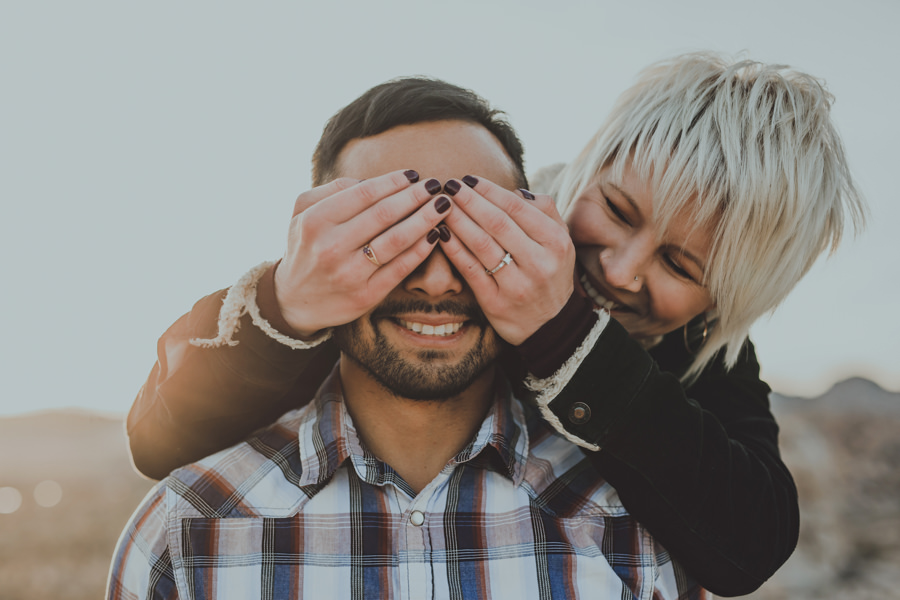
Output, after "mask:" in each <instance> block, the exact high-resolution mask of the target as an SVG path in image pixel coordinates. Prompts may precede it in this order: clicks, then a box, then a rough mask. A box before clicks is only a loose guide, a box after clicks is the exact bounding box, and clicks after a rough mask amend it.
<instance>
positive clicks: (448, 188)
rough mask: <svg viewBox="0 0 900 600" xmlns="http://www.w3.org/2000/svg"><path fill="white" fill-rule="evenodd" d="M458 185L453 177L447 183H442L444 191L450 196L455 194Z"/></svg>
mask: <svg viewBox="0 0 900 600" xmlns="http://www.w3.org/2000/svg"><path fill="white" fill-rule="evenodd" d="M459 188H460V185H459V182H458V181H457V180H455V179H451V180H450V181H448V182H447V183H445V184H444V192H446V193H448V194H450V195H451V196H455V195H456V192H458V191H459Z"/></svg>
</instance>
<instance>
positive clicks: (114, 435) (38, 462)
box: [0, 378, 900, 600]
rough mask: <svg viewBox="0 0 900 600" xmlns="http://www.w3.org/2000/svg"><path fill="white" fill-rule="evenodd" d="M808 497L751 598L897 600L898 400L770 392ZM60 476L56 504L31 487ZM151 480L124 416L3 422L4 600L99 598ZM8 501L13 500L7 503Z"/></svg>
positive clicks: (866, 385) (0, 527)
mask: <svg viewBox="0 0 900 600" xmlns="http://www.w3.org/2000/svg"><path fill="white" fill-rule="evenodd" d="M772 407H773V411H774V412H775V414H776V416H777V417H778V420H779V424H780V425H781V447H782V453H783V455H784V459H785V461H786V462H787V463H788V465H789V466H790V468H791V470H792V472H793V473H794V477H795V479H796V481H797V486H798V489H799V491H800V502H801V512H802V525H801V537H800V545H799V547H798V549H797V552H796V553H795V554H794V556H793V557H791V559H790V560H789V561H788V563H787V565H786V566H785V567H784V568H783V569H782V570H781V571H780V572H779V573H777V574H776V576H775V577H774V578H773V579H772V580H771V581H770V582H768V583H766V584H765V585H764V586H763V587H762V588H761V589H760V590H759V591H758V592H756V593H755V594H752V595H751V596H749V598H753V599H754V600H780V599H782V598H791V599H795V598H800V599H816V600H819V599H826V600H827V599H830V598H835V599H836V598H854V599H863V600H864V599H866V598H896V597H900V593H898V591H897V590H900V469H898V468H897V467H896V465H898V464H900V394H898V393H894V392H889V391H885V390H883V389H881V388H880V387H878V386H877V385H876V384H874V383H872V382H870V381H867V380H865V379H858V378H854V379H848V380H846V381H843V382H840V383H838V384H836V385H835V386H834V387H833V388H832V389H831V390H829V391H828V392H827V393H825V394H823V395H822V396H820V397H818V398H792V397H785V396H781V395H779V394H773V395H772ZM45 481H53V482H56V484H58V488H59V489H60V490H61V491H62V496H61V499H59V500H58V503H56V504H54V505H52V506H45V505H46V504H48V503H47V502H46V500H45V501H44V504H45V505H41V503H39V502H38V501H37V496H38V495H36V494H35V488H36V486H38V485H39V484H41V482H45ZM152 485H153V482H150V481H147V480H145V479H143V478H141V477H140V476H138V475H137V474H135V472H134V471H133V469H132V467H131V463H130V461H129V459H128V454H127V450H126V442H125V434H124V429H123V424H122V418H121V417H120V416H118V415H99V414H95V413H90V412H86V411H80V410H74V409H73V410H64V411H54V412H44V413H35V414H29V415H23V416H18V417H8V418H0V497H2V496H3V492H4V490H6V492H5V493H6V496H9V490H8V488H15V489H16V490H17V491H18V493H19V494H20V495H21V502H20V505H19V506H18V507H17V508H16V510H15V511H14V512H10V513H8V514H4V512H3V511H4V510H7V511H8V510H9V508H10V506H8V505H7V506H6V507H4V506H3V500H2V498H0V600H22V599H25V598H28V599H29V600H40V599H51V598H52V599H57V598H73V599H88V598H90V599H92V600H93V599H96V598H100V597H102V595H103V588H104V585H105V580H106V574H107V570H108V566H109V561H110V558H111V555H112V552H113V548H114V546H115V542H116V540H117V538H118V536H119V533H120V532H121V530H122V528H123V526H124V525H125V523H126V522H127V520H128V518H129V516H130V515H131V513H132V511H133V510H134V508H135V507H136V506H137V505H138V503H139V502H140V500H141V498H143V496H144V495H145V494H146V492H147V491H148V490H149V489H150V487H151V486H152ZM7 504H8V499H7Z"/></svg>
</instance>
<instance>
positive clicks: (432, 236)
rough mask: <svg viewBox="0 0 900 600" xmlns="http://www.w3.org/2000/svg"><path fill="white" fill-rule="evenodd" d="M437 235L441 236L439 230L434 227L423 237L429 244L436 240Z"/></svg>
mask: <svg viewBox="0 0 900 600" xmlns="http://www.w3.org/2000/svg"><path fill="white" fill-rule="evenodd" d="M439 237H441V232H440V231H438V230H437V229H436V228H435V229H432V230H431V231H429V232H428V235H426V236H425V239H426V240H428V243H429V244H433V243H435V242H436V241H438V238H439Z"/></svg>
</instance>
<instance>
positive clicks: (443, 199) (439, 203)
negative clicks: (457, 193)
mask: <svg viewBox="0 0 900 600" xmlns="http://www.w3.org/2000/svg"><path fill="white" fill-rule="evenodd" d="M434 210H436V211H438V212H439V213H441V214H444V213H445V212H447V211H448V210H450V198H448V197H447V196H440V197H438V199H437V200H435V201H434Z"/></svg>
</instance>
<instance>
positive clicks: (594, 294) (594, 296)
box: [581, 275, 619, 310]
mask: <svg viewBox="0 0 900 600" xmlns="http://www.w3.org/2000/svg"><path fill="white" fill-rule="evenodd" d="M581 285H582V286H583V287H584V291H586V292H587V293H588V296H590V297H591V300H593V301H594V304H596V305H597V306H599V307H600V308H605V309H606V310H613V309H614V308H619V305H618V304H616V303H615V302H613V301H612V300H607V299H606V298H604V297H603V296H601V295H600V292H598V291H597V290H596V289H594V286H592V285H591V282H590V281H589V280H588V278H587V275H582V276H581Z"/></svg>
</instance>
